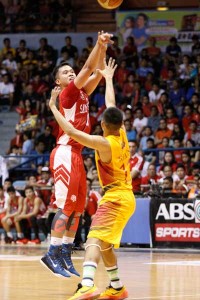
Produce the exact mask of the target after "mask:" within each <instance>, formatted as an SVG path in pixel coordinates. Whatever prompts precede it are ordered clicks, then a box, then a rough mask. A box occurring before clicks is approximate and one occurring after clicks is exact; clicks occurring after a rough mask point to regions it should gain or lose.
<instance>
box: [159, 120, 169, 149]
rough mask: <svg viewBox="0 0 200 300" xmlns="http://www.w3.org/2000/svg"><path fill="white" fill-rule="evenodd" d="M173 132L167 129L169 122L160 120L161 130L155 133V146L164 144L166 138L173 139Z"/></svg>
mask: <svg viewBox="0 0 200 300" xmlns="http://www.w3.org/2000/svg"><path fill="white" fill-rule="evenodd" d="M171 135H172V131H171V130H170V129H169V128H168V127H167V122H166V120H165V119H164V118H162V119H160V123H159V128H158V130H156V132H155V144H156V145H159V144H161V143H162V140H163V138H164V137H167V138H169V139H170V138H171Z"/></svg>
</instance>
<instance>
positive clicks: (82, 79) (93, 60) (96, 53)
mask: <svg viewBox="0 0 200 300" xmlns="http://www.w3.org/2000/svg"><path fill="white" fill-rule="evenodd" d="M111 37H112V34H109V33H107V32H106V33H104V32H99V33H98V39H97V42H96V44H95V46H94V48H93V50H92V52H91V53H90V55H89V57H88V59H87V60H86V62H85V64H84V66H83V68H82V69H81V71H80V72H79V74H78V75H77V77H76V78H75V80H74V84H75V85H76V87H77V88H78V89H81V88H82V87H84V86H85V84H86V82H87V80H88V78H89V76H90V75H91V74H92V73H93V72H94V71H95V70H96V68H97V65H98V63H99V58H100V55H101V50H102V47H103V48H104V47H105V44H106V45H107V44H109V43H111V44H112V43H113V41H112V40H111Z"/></svg>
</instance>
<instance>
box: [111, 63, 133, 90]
mask: <svg viewBox="0 0 200 300" xmlns="http://www.w3.org/2000/svg"><path fill="white" fill-rule="evenodd" d="M129 73H130V71H129V70H128V69H127V66H126V61H125V60H122V61H121V62H120V64H119V67H118V68H117V70H116V71H115V75H114V77H115V80H116V86H117V88H118V89H119V91H121V90H122V89H123V86H124V84H125V82H126V81H127V78H128V75H129Z"/></svg>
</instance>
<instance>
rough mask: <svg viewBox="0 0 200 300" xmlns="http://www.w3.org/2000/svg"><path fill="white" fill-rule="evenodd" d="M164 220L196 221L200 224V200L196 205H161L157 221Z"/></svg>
mask: <svg viewBox="0 0 200 300" xmlns="http://www.w3.org/2000/svg"><path fill="white" fill-rule="evenodd" d="M160 218H164V220H187V221H192V220H194V221H195V223H200V200H196V201H195V203H193V202H191V203H183V204H182V203H169V204H167V205H166V204H165V203H161V204H160V206H159V209H158V212H157V214H156V220H158V219H160Z"/></svg>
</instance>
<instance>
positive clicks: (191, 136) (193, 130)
mask: <svg viewBox="0 0 200 300" xmlns="http://www.w3.org/2000/svg"><path fill="white" fill-rule="evenodd" d="M188 140H192V141H193V142H195V145H196V146H198V145H200V132H199V131H198V129H197V122H196V121H191V122H190V124H189V128H188V129H187V131H186V134H185V136H184V144H186V142H187V141H188Z"/></svg>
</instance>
